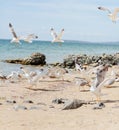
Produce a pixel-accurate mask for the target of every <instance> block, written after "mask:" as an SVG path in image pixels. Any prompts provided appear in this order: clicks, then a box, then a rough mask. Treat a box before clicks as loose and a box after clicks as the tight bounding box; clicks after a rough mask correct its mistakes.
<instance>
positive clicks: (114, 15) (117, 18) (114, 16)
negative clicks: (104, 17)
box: [98, 7, 119, 23]
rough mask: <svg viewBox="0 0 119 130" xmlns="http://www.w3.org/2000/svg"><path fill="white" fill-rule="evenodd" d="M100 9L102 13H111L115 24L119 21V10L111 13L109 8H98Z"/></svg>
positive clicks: (116, 9) (110, 16) (110, 15)
mask: <svg viewBox="0 0 119 130" xmlns="http://www.w3.org/2000/svg"><path fill="white" fill-rule="evenodd" d="M98 9H99V10H102V11H107V12H108V13H109V14H108V16H109V18H110V19H111V20H112V22H113V23H116V21H118V20H119V17H118V16H117V14H118V12H119V8H115V9H114V12H111V11H110V10H109V9H108V8H105V7H98Z"/></svg>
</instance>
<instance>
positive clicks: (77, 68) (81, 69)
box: [75, 58, 85, 72]
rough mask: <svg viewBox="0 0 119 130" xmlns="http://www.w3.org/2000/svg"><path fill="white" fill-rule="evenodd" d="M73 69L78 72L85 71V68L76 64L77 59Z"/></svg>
mask: <svg viewBox="0 0 119 130" xmlns="http://www.w3.org/2000/svg"><path fill="white" fill-rule="evenodd" d="M75 69H76V71H80V72H82V71H84V70H85V68H83V66H82V65H81V64H79V63H78V58H75Z"/></svg>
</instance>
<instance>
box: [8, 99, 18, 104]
mask: <svg viewBox="0 0 119 130" xmlns="http://www.w3.org/2000/svg"><path fill="white" fill-rule="evenodd" d="M6 103H8V104H15V103H16V101H15V100H13V101H11V100H6Z"/></svg>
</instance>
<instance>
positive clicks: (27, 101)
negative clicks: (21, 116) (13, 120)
mask: <svg viewBox="0 0 119 130" xmlns="http://www.w3.org/2000/svg"><path fill="white" fill-rule="evenodd" d="M23 103H30V104H33V103H34V102H33V101H32V100H25V101H23Z"/></svg>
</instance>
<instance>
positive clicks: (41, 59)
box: [22, 52, 46, 65]
mask: <svg viewBox="0 0 119 130" xmlns="http://www.w3.org/2000/svg"><path fill="white" fill-rule="evenodd" d="M45 59H46V57H45V55H44V54H41V53H38V52H37V53H33V54H32V55H31V56H30V57H28V58H26V59H24V60H23V61H22V64H24V65H45V64H46V61H45Z"/></svg>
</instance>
